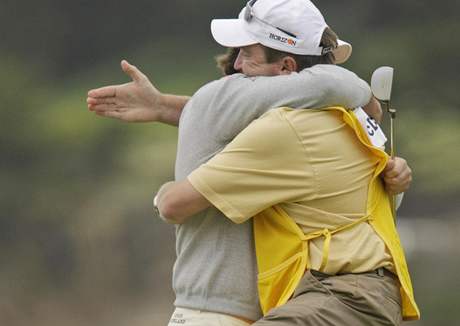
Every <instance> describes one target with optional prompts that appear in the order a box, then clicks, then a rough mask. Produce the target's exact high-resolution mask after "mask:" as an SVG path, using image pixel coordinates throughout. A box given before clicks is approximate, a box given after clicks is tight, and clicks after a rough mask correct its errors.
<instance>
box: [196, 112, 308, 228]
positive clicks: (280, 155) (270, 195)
mask: <svg viewBox="0 0 460 326" xmlns="http://www.w3.org/2000/svg"><path fill="white" fill-rule="evenodd" d="M284 113H285V111H284V109H276V110H270V111H269V112H267V113H266V114H264V115H263V116H262V117H261V118H259V119H257V120H255V121H254V122H252V123H251V124H250V125H249V126H248V127H247V128H246V129H244V130H243V131H242V132H241V133H240V134H239V135H238V136H237V137H236V138H235V139H234V140H233V141H232V142H231V143H230V144H229V145H227V147H225V149H224V150H223V151H222V152H220V153H219V154H217V155H216V156H215V157H213V158H212V159H211V160H210V161H208V162H207V163H206V164H204V165H202V166H200V167H199V168H198V169H196V170H195V171H193V172H192V173H191V174H190V175H189V176H188V180H189V181H190V182H191V184H192V185H193V187H194V188H195V189H196V190H197V191H199V192H200V193H201V194H202V195H203V196H204V197H206V198H207V199H208V200H209V201H210V202H211V203H212V204H213V205H214V206H215V207H217V209H219V210H220V211H222V212H223V213H224V214H225V215H226V216H227V217H228V218H230V219H231V220H232V221H234V222H236V223H241V222H244V221H245V220H247V219H249V218H250V217H252V216H254V215H256V214H257V213H259V212H261V211H262V210H264V209H266V208H268V207H271V206H273V205H275V204H278V203H282V202H295V201H299V200H308V199H309V198H310V197H311V196H313V195H314V193H315V183H314V171H313V168H312V167H311V164H310V160H309V157H308V152H307V151H306V150H305V149H304V148H303V145H302V144H301V142H300V140H299V139H298V137H297V134H296V132H295V130H294V129H293V127H292V126H291V124H290V123H289V121H288V120H287V119H286V117H285V114H284Z"/></svg>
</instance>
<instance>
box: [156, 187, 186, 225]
mask: <svg viewBox="0 0 460 326" xmlns="http://www.w3.org/2000/svg"><path fill="white" fill-rule="evenodd" d="M158 211H159V213H160V217H161V218H162V219H163V220H164V221H165V222H167V223H169V224H182V223H184V222H185V217H184V215H183V214H182V211H181V209H180V204H179V203H178V202H177V200H175V199H174V198H172V196H168V195H167V194H166V195H165V196H164V197H162V198H161V199H160V200H159V202H158Z"/></svg>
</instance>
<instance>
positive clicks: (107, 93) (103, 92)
mask: <svg viewBox="0 0 460 326" xmlns="http://www.w3.org/2000/svg"><path fill="white" fill-rule="evenodd" d="M115 95H117V86H115V85H112V86H104V87H101V88H96V89H92V90H90V91H89V92H88V97H94V98H98V97H114V96H115Z"/></svg>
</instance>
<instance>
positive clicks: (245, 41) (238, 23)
mask: <svg viewBox="0 0 460 326" xmlns="http://www.w3.org/2000/svg"><path fill="white" fill-rule="evenodd" d="M243 24H244V21H243V20H242V19H213V20H212V21H211V33H212V36H213V37H214V39H215V40H216V42H217V43H219V44H220V45H223V46H226V47H229V48H240V47H243V46H248V45H252V44H256V43H259V42H257V41H256V40H255V39H254V38H253V37H252V36H251V35H250V34H249V33H248V32H247V31H246V30H245V29H244V26H243Z"/></svg>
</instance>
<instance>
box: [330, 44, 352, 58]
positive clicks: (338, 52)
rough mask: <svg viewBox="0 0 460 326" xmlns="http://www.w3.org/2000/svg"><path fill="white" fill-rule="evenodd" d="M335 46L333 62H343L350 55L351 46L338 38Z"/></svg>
mask: <svg viewBox="0 0 460 326" xmlns="http://www.w3.org/2000/svg"><path fill="white" fill-rule="evenodd" d="M337 43H338V44H337V48H336V49H335V50H334V51H333V52H334V56H335V63H337V64H340V63H344V62H345V61H347V60H348V58H350V56H351V52H352V49H353V48H352V46H351V44H350V43H348V42H345V41H342V40H338V42H337Z"/></svg>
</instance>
